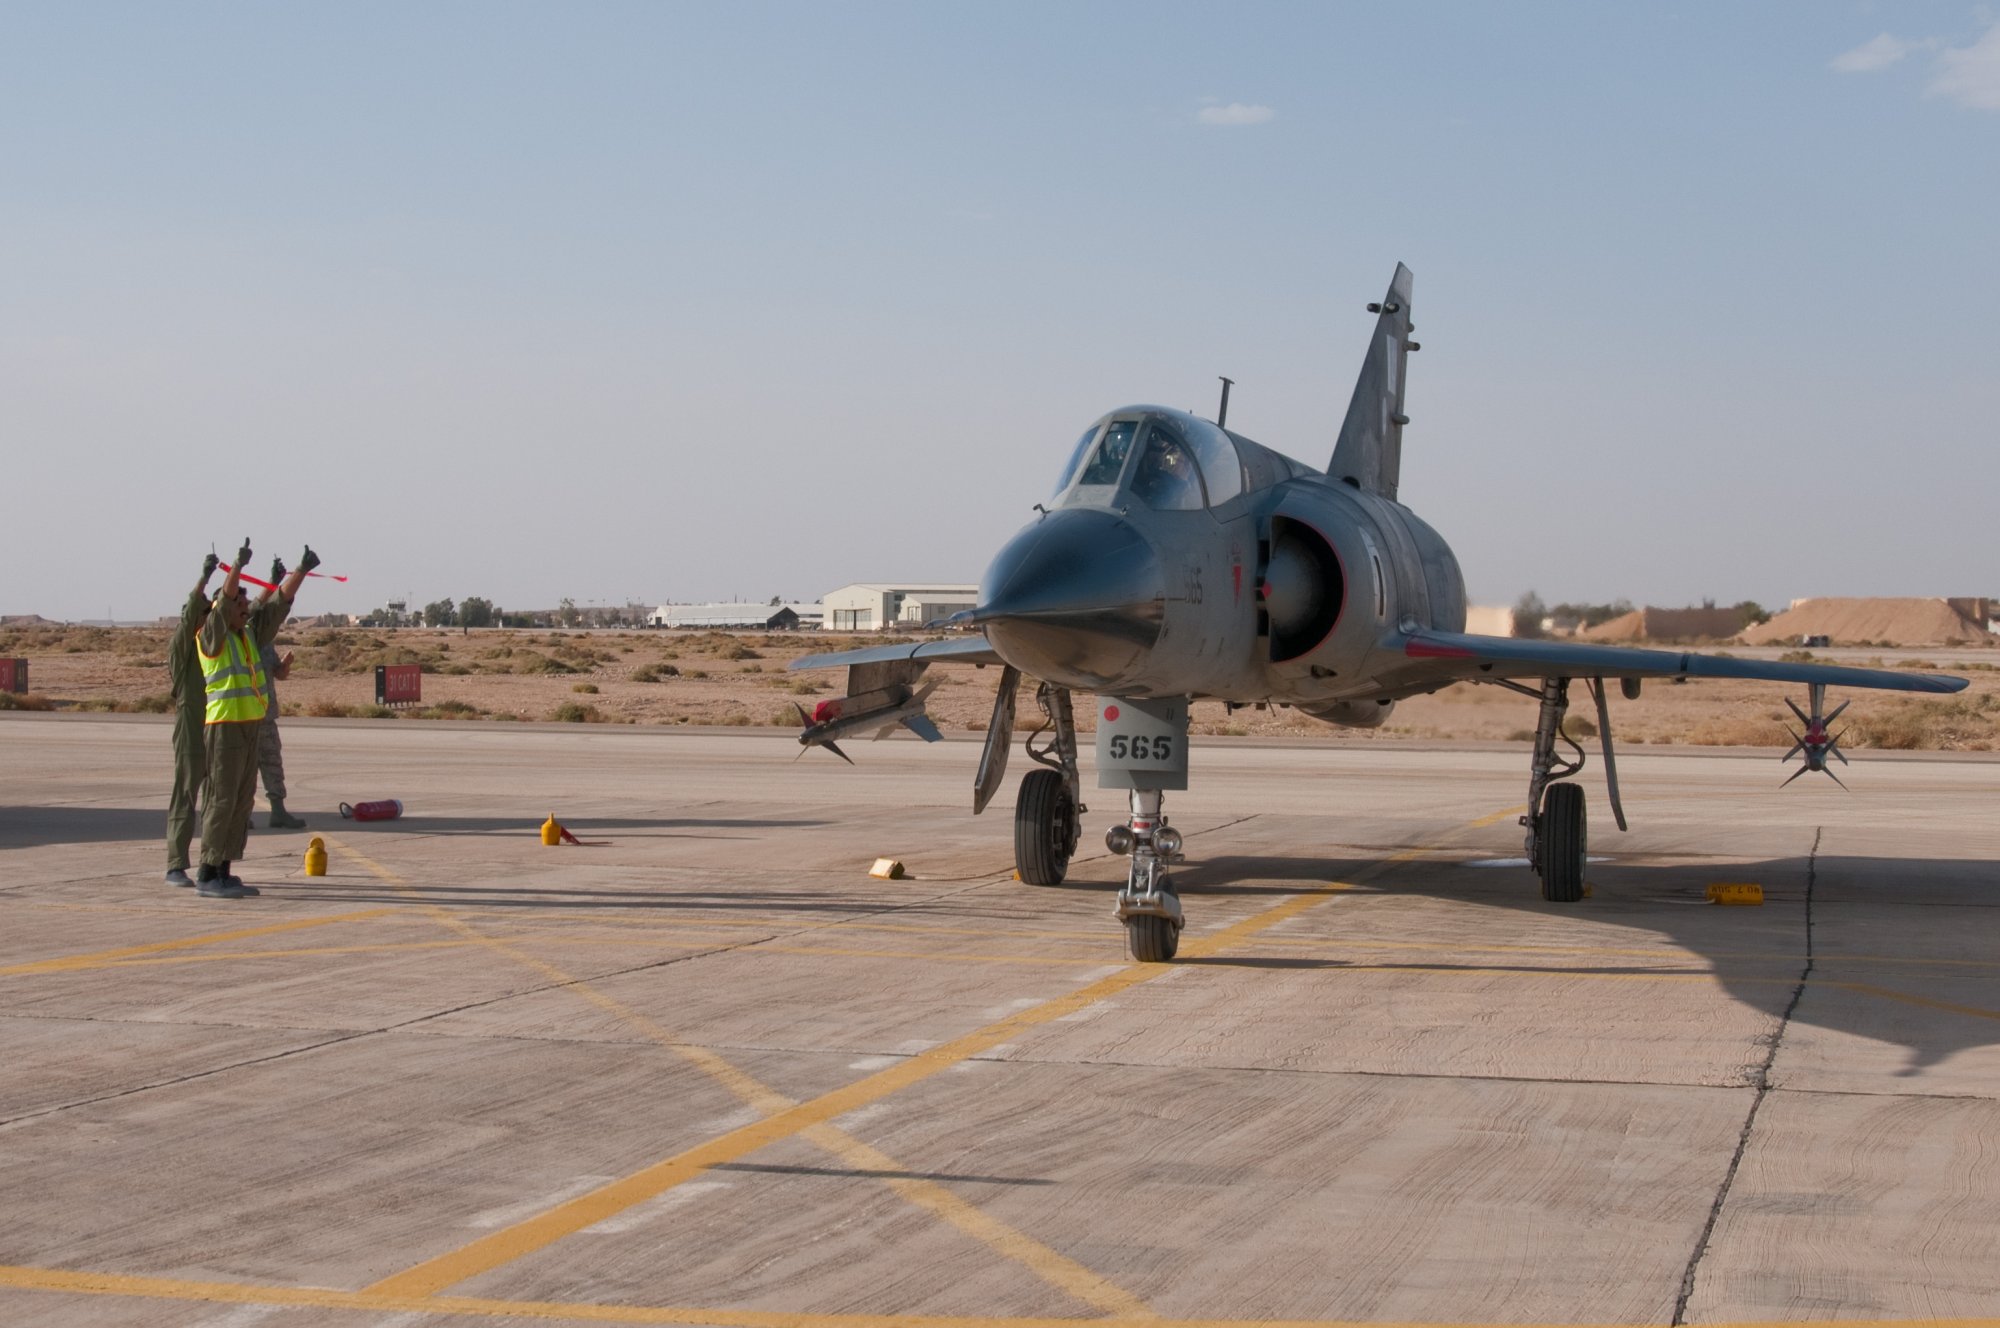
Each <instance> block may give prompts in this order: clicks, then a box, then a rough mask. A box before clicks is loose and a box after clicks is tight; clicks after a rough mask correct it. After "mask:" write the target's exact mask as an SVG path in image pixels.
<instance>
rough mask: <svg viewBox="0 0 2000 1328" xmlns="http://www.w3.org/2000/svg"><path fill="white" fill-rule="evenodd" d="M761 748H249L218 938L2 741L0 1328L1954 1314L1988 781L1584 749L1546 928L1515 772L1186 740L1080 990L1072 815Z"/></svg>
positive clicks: (496, 730)
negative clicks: (1163, 911) (1160, 939)
mask: <svg viewBox="0 0 2000 1328" xmlns="http://www.w3.org/2000/svg"><path fill="white" fill-rule="evenodd" d="M788 737H789V735H786V734H782V733H759V732H744V733H733V734H722V733H689V732H686V731H680V730H661V729H630V728H601V727H575V726H551V727H542V726H531V725H505V724H468V725H462V726H454V725H449V724H440V725H424V724H415V723H409V722H397V723H389V722H379V723H367V722H352V721H349V722H317V723H316V722H312V721H299V722H295V721H289V720H288V721H286V726H285V754H286V763H287V775H288V778H289V782H290V784H291V786H292V797H291V800H290V805H291V806H292V807H293V809H294V810H296V811H299V812H301V813H303V814H304V815H306V816H307V817H308V818H309V820H310V821H311V828H310V829H309V830H308V831H305V832H270V831H266V830H261V829H260V830H257V831H255V832H253V834H252V836H251V844H250V852H249V856H248V858H247V859H246V860H245V861H244V862H243V863H241V864H240V867H239V870H240V872H241V874H242V875H243V876H244V877H245V878H246V879H247V880H248V881H250V882H251V883H253V884H256V885H259V886H261V887H262V888H263V891H264V893H263V895H262V896H261V897H260V898H256V899H246V900H240V901H224V900H203V899H199V898H197V897H195V895H194V893H193V892H192V891H190V890H177V889H175V888H173V887H171V886H168V885H166V884H164V883H163V882H162V880H161V874H162V871H163V869H164V847H163V843H162V840H163V835H164V828H165V814H164V806H165V795H166V788H167V784H168V776H169V773H170V770H169V767H170V755H169V746H168V728H167V726H166V725H165V724H164V723H161V722H157V721H154V720H152V719H151V718H150V717H123V716H120V717H80V716H43V715H32V714H31V715H16V714H10V715H5V716H0V1066H4V1069H3V1070H0V1323H5V1324H8V1325H65V1326H67V1325H76V1324H93V1325H94V1324H107V1325H141V1324H143V1325H148V1328H156V1326H159V1325H196V1324H199V1325H218V1326H220V1325H232V1326H233V1325H250V1324H261V1323H265V1322H272V1323H279V1324H283V1325H287V1328H290V1326H292V1325H320V1324H328V1325H334V1324H341V1325H345V1324H379V1325H390V1324H394V1325H418V1324H422V1325H432V1324H438V1325H443V1324H453V1325H457V1324H466V1325H470V1324H478V1323H494V1322H509V1321H521V1320H527V1321H534V1322H564V1323H566V1322H579V1323H583V1322H620V1323H675V1324H723V1325H735V1326H739V1328H766V1326H768V1325H779V1324H799V1325H805V1326H806V1328H836V1326H838V1328H847V1326H849V1325H859V1324H874V1323H884V1324H899V1325H907V1326H908V1328H917V1325H920V1324H923V1325H936V1326H937V1328H946V1326H947V1325H949V1326H950V1328H974V1326H975V1325H987V1324H1000V1325H1007V1326H1008V1328H1021V1326H1022V1325H1027V1324H1031V1323H1042V1322H1065V1323H1067V1322H1074V1321H1077V1320H1102V1321H1133V1322H1138V1321H1145V1322H1151V1323H1158V1322H1161V1321H1202V1322H1212V1323H1226V1324H1235V1323H1244V1322H1250V1321H1272V1320H1277V1321H1299V1322H1316V1323H1327V1322H1333V1323H1341V1322H1369V1323H1385V1322H1401V1323H1431V1324H1471V1323H1563V1324H1571V1323H1603V1324H1670V1323H1677V1322H1685V1323H1700V1324H1713V1323H1743V1322H1752V1321H1778V1320H1783V1321H1803V1320H1844V1321H1856V1320H1860V1321H1868V1320H1874V1321H1918V1320H1922V1321H1936V1320H1951V1319H1957V1320H1964V1321H1980V1322H1989V1323H1993V1322H2000V1319H1995V1318H1991V1317H1986V1316H1996V1315H2000V944H1996V942H1995V935H1996V928H1995V924H1996V922H2000V816H1996V815H1995V812H1996V808H2000V761H1996V760H1994V759H1990V758H1982V757H1974V758H1958V759H1945V758H1938V759H1922V760H1912V759H1895V758H1889V757H1881V756H1877V755H1875V754H1871V753H1862V754H1860V755H1858V756H1856V758H1855V764H1854V765H1853V766H1852V767H1851V768H1849V769H1845V770H1843V771H1842V774H1843V777H1845V778H1846V779H1847V780H1848V783H1849V784H1850V786H1851V787H1852V789H1853V791H1852V792H1846V791H1843V790H1841V789H1840V788H1838V787H1836V786H1835V785H1834V784H1833V783H1832V782H1831V781H1829V780H1825V779H1821V778H1819V777H1817V776H1808V777H1807V778H1805V779H1801V780H1800V781H1799V782H1798V783H1796V784H1794V785H1792V786H1791V787H1790V788H1788V789H1786V790H1784V791H1783V792H1779V791H1778V789H1777V787H1776V785H1777V783H1778V780H1779V778H1780V776H1781V768H1780V767H1779V765H1778V764H1777V762H1775V761H1774V760H1772V759H1771V754H1768V753H1755V754H1748V753H1736V752H1723V751H1709V750H1703V751H1698V752H1688V751H1684V750H1680V751H1673V752H1663V751H1653V750H1648V749H1645V748H1631V749H1628V750H1626V751H1624V752H1621V754H1620V762H1619V767H1620V774H1621V775H1622V776H1623V780H1624V786H1625V801H1626V809H1627V812H1628V814H1629V815H1630V818H1631V820H1632V830H1631V832H1630V833H1627V834H1620V833H1619V832H1618V831H1617V830H1616V829H1615V828H1614V827H1613V825H1612V823H1611V817H1610V814H1609V810H1608V807H1607V805H1606V803H1605V800H1604V796H1603V784H1602V780H1601V776H1600V774H1599V772H1598V770H1597V767H1596V765H1595V763H1593V765H1592V767H1591V769H1590V770H1588V771H1587V772H1586V774H1585V776H1584V780H1583V782H1584V784H1585V787H1586V788H1587V790H1588V791H1589V798H1590V808H1589V814H1590V818H1591V829H1592V836H1591V849H1592V856H1593V863H1592V866H1591V869H1590V871H1589V873H1588V874H1589V878H1590V880H1591V883H1592V887H1593V888H1592V893H1591V897H1590V898H1588V899H1586V900H1584V901H1583V902H1582V903H1580V904H1575V905H1549V904H1544V903H1543V902H1541V900H1540V897H1539V894H1538V891H1537V888H1536V882H1535V880H1534V878H1533V877H1532V876H1531V875H1529V873H1528V872H1527V871H1526V869H1525V868H1524V867H1521V866H1509V865H1506V860H1508V859H1518V858H1519V857H1520V854H1521V832H1520V830H1519V827H1518V826H1517V825H1516V824H1515V823H1514V817H1515V816H1516V815H1518V814H1519V811H1520V803H1521V799H1522V796H1523V793H1524V791H1525V786H1526V782H1527V753H1526V751H1525V746H1523V748H1522V749H1520V750H1513V749H1504V750H1503V749H1497V748H1484V747H1482V748H1478V749H1460V748H1447V747H1432V748H1414V747H1408V746H1404V745H1400V744H1396V743H1390V742H1383V743H1380V744H1367V745H1354V744H1351V743H1350V744H1341V745H1327V746H1311V745H1303V744H1283V745H1278V744H1256V743H1246V742H1241V741H1229V740H1199V739H1198V740H1197V744H1196V748H1195V753H1194V763H1193V780H1194V786H1193V788H1192V789H1190V790H1189V791H1188V792H1186V793H1179V794H1169V795H1168V799H1167V811H1168V814H1169V815H1170V816H1171V818H1172V820H1173V822H1174V824H1175V825H1176V826H1177V827H1179V828H1180V829H1181V830H1182V831H1183V832H1184V833H1185V834H1186V836H1187V859H1188V860H1187V863H1186V864H1185V865H1184V866H1183V867H1181V868H1179V869H1178V880H1179V882H1180V884H1181V889H1182V895H1183V900H1184V903H1185V905H1186V908H1187V912H1188V919H1189V926H1188V930H1187V932H1186V933H1185V935H1184V938H1183V941H1182V957H1181V959H1180V960H1179V961H1177V962H1175V963H1173V964H1170V965H1135V964H1131V963H1128V962H1127V961H1126V960H1125V957H1124V949H1123V936H1122V933H1121V932H1120V930H1119V928H1118V925H1117V923H1116V922H1115V921H1114V920H1113V919H1112V917H1111V898H1110V896H1111V893H1112V891H1113V889H1114V888H1115V885H1116V883H1117V882H1118V881H1120V880H1122V878H1123V865H1124V864H1123V859H1120V858H1114V857H1112V856H1111V855H1110V854H1108V853H1107V852H1106V851H1105V850H1104V849H1103V847H1102V841H1101V832H1102V830H1103V828H1104V827H1105V826H1107V825H1109V824H1111V823H1112V821H1113V820H1115V819H1118V818H1119V815H1120V806H1119V798H1120V795H1117V794H1113V793H1111V792H1108V791H1100V790H1095V789H1092V788H1089V787H1088V783H1089V781H1088V778H1087V779H1086V792H1085V797H1086V800H1087V801H1088V802H1089V803H1090V804H1091V811H1090V812H1089V814H1088V815H1087V816H1086V818H1085V819H1086V824H1087V826H1088V827H1089V828H1088V829H1087V831H1086V834H1085V836H1084V844H1083V848H1082V851H1081V854H1080V856H1079V860H1078V861H1077V862H1076V863H1075V864H1074V866H1073V868H1072V872H1071V876H1070V879H1069V880H1068V881H1067V882H1065V884H1064V885H1062V886H1060V887H1053V888H1036V887H1031V886H1026V885H1023V884H1020V883H1018V882H1016V881H1014V880H1013V879H1012V871H1011V869H1012V826H1011V811H1010V810H1009V809H1010V808H1011V799H1012V794H1011V791H1008V792H1005V793H1003V794H1002V796H1001V797H1000V798H998V799H996V800H995V807H994V809H993V810H991V811H989V812H988V813H987V815H985V816H982V817H978V818H974V817H973V816H972V815H971V814H970V810H969V804H970V785H971V781H972V774H973V766H974V764H975V762H976V760H977V757H978V748H977V747H976V746H974V745H973V744H972V743H970V742H966V741H949V742H945V743H941V744H936V745H933V746H926V745H924V744H922V743H919V742H916V741H914V740H911V739H904V738H900V737H899V738H898V739H895V740H891V741H886V742H882V743H867V742H862V743H857V744H854V745H853V746H852V747H851V749H850V750H851V751H852V754H853V755H854V756H855V757H856V759H857V760H858V761H859V762H860V765H859V767H858V768H854V769H850V768H848V767H847V766H844V765H842V764H840V763H839V762H838V761H836V760H834V759H832V758H830V757H828V756H827V755H826V754H824V753H816V752H815V753H808V754H807V755H806V757H805V759H804V760H801V761H797V762H794V760H793V756H794V754H795V752H796V751H797V750H798V749H797V747H796V745H795V744H793V743H792V742H790V741H788V740H787V739H788ZM1024 764H1025V762H1024V761H1023V758H1021V756H1020V755H1019V754H1018V751H1017V753H1016V755H1015V757H1014V769H1013V772H1012V777H1013V778H1015V779H1018V777H1019V775H1020V773H1021V767H1022V766H1023V765H1024ZM376 798H400V799H402V800H403V801H404V803H405V805H406V807H407V809H408V812H407V815H406V816H405V817H404V818H403V819H402V820H399V821H394V822H381V823H372V824H356V823H353V822H343V821H341V820H340V819H339V818H338V817H337V816H336V815H334V813H333V808H334V806H335V804H336V803H338V802H340V801H347V802H359V801H363V800H367V799H376ZM550 812H554V813H555V814H556V816H557V817H558V818H559V819H560V820H562V821H563V822H564V823H565V824H567V825H568V826H570V827H571V828H572V829H573V830H574V831H575V832H576V834H577V835H578V836H579V837H580V838H582V839H583V840H584V841H585V843H584V845H583V846H580V847H570V846H565V847H562V848H545V847H543V846H542V845H541V843H540V842H539V838H538V836H537V828H538V826H539V825H540V823H541V821H542V820H543V818H544V817H545V816H547V815H548V814H549V813H550ZM258 819H259V821H260V822H261V821H262V819H263V813H262V812H261V810H260V812H259V814H258ZM312 835H321V836H323V837H324V838H325V840H326V842H327V845H328V847H329V849H330V852H331V857H332V865H331V868H330V870H329V872H328V874H327V875H326V876H324V877H317V878H312V877H306V876H305V875H303V873H302V869H301V855H302V853H303V851H304V849H305V846H306V843H307V840H308V839H309V838H310V837H311V836H312ZM882 856H894V857H899V858H901V859H902V860H903V861H904V862H905V864H906V865H907V867H908V870H909V872H910V879H906V880H900V881H885V880H876V879H871V878H870V877H869V876H868V875H867V869H868V867H869V864H870V863H871V862H872V861H873V860H874V859H875V858H877V857H882ZM1715 882H1756V883H1757V884H1759V885H1761V886H1762V888H1763V891H1764V897H1765V902H1764V903H1763V904H1762V905H1761V906H1759V907H1718V906H1713V905H1710V904H1708V903H1706V902H1705V892H1706V888H1707V886H1708V885H1710V884H1711V883H1715Z"/></svg>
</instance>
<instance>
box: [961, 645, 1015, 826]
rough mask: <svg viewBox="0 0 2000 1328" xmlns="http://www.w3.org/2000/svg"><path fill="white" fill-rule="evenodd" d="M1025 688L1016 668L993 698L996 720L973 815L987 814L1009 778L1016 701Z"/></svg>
mask: <svg viewBox="0 0 2000 1328" xmlns="http://www.w3.org/2000/svg"><path fill="white" fill-rule="evenodd" d="M1020 687H1021V671H1020V670H1019V669H1017V668H1015V667H1014V666H1013V665H1012V664H1009V665H1008V666H1007V670H1006V672H1004V673H1002V674H1001V675H1000V694H999V695H998V696H995V697H994V698H993V718H992V720H991V721H990V722H989V723H988V724H987V725H986V750H985V751H984V752H982V753H981V754H980V757H979V774H978V776H977V778H975V779H974V780H973V782H972V814H973V815H974V816H977V815H979V813H981V812H983V811H985V810H986V804H987V803H989V802H991V801H993V795H994V794H995V793H997V792H999V791H1000V781H1001V780H1003V779H1005V778H1006V777H1007V755H1008V751H1009V749H1010V748H1012V747H1013V745H1014V698H1015V695H1016V693H1018V692H1019V690H1020Z"/></svg>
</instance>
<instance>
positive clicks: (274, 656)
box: [257, 558, 306, 830]
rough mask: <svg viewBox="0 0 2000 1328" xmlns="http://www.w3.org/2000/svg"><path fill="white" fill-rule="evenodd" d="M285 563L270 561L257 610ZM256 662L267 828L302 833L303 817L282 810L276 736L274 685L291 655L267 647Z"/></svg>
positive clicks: (281, 747) (281, 746) (280, 742)
mask: <svg viewBox="0 0 2000 1328" xmlns="http://www.w3.org/2000/svg"><path fill="white" fill-rule="evenodd" d="M284 580H285V560H284V559H283V558H273V559H272V560H271V587H272V588H271V589H270V590H267V591H265V592H264V593H263V594H262V595H261V596H259V597H258V600H257V607H258V608H262V607H263V606H264V603H265V601H267V600H269V599H270V598H271V596H273V595H275V594H277V593H278V591H277V587H278V586H280V585H282V584H284ZM258 658H259V660H260V661H261V662H262V663H263V665H264V723H263V724H262V725H261V726H260V729H259V732H258V737H257V768H258V769H260V770H262V771H263V772H264V797H265V798H266V799H267V800H269V802H270V804H271V828H272V829H273V830H303V829H305V828H306V823H305V819H304V818H303V817H299V816H294V815H292V814H291V813H290V812H288V811H286V810H285V742H284V739H283V738H280V737H279V736H278V684H279V683H281V682H283V681H284V680H285V679H286V678H287V677H288V676H290V674H291V671H292V652H291V651H289V650H287V651H286V652H285V653H284V654H282V655H280V654H279V653H278V648H277V647H276V646H270V645H267V646H265V647H264V648H263V650H262V651H260V652H259V655H258Z"/></svg>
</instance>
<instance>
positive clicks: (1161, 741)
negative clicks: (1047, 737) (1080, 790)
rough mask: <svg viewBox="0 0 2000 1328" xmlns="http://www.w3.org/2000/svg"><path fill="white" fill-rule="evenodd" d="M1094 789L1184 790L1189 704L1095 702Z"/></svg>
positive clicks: (1178, 700)
mask: <svg viewBox="0 0 2000 1328" xmlns="http://www.w3.org/2000/svg"><path fill="white" fill-rule="evenodd" d="M1097 786H1098V787H1099V788H1108V789H1184V788H1186V787H1187V786H1188V702H1187V698H1186V697H1184V696H1173V697H1167V698H1165V699H1162V700H1143V701H1138V700H1128V699H1126V698H1125V697H1115V696H1100V697H1098V698H1097Z"/></svg>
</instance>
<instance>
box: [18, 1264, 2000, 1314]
mask: <svg viewBox="0 0 2000 1328" xmlns="http://www.w3.org/2000/svg"><path fill="white" fill-rule="evenodd" d="M0 1288H12V1289H14V1290H17V1291H42V1292H51V1293H55V1294H61V1295H82V1296H123V1297H126V1298H129V1299H137V1300H177V1301H195V1302H199V1303H203V1304H212V1305H269V1306H276V1307H283V1308H288V1309H290V1308H304V1309H328V1310H355V1311H361V1312H372V1313H375V1314H384V1313H400V1314H422V1315H438V1316H447V1315H457V1316H461V1317H468V1318H488V1319H527V1320H558V1321H567V1322H571V1323H641V1324H646V1323H654V1324H659V1323H664V1324H719V1325H723V1328H1126V1326H1127V1325H1130V1328H1142V1326H1143V1328H1557V1326H1556V1325H1548V1324H1542V1325H1537V1324H1528V1323H1522V1324H1506V1325H1500V1324H1479V1323H1455V1324H1444V1323H1439V1324H1423V1323H1417V1322H1414V1321H1407V1320H1406V1321H1402V1322H1399V1323H1388V1322H1379V1321H1355V1320H1350V1319H1228V1318H1203V1319H1168V1318H1155V1317H1150V1316H1142V1315H1123V1314H1119V1315H1110V1316H1107V1317H1104V1318H1096V1319H1071V1318H1064V1319H1058V1318H1043V1317H1028V1316H1022V1317H1018V1318H1008V1317H1004V1316H1000V1315H991V1316H988V1315H978V1316H974V1315H949V1314H815V1313H811V1312H800V1311H794V1310H734V1309H706V1308H701V1307H698V1306H673V1305H605V1304H593V1303H590V1302H585V1301H559V1300H498V1299H489V1298H486V1297H482V1296H410V1295H400V1294H393V1293H387V1292H381V1291H340V1290H335V1289H333V1288H330V1287H279V1286H256V1285H252V1284H249V1283H243V1282H196V1281H188V1280H182V1279H177V1278H168V1277H135V1276H132V1275H129V1274H125V1273H79V1272H71V1271H69V1270H67V1269H61V1268H26V1267H20V1266H7V1265H0ZM1560 1328H1632V1325H1630V1324H1619V1325H1609V1324H1590V1323H1583V1322H1579V1323H1572V1324H1564V1325H1561V1326H1560ZM1708 1328H2000V1318H1991V1317H1988V1318H1978V1319H1788V1320H1785V1321H1783V1322H1782V1323H1778V1322H1773V1321H1769V1320H1759V1321H1747V1322H1746V1321H1726V1320H1725V1321H1720V1322H1717V1323H1714V1324H1711V1325H1709V1326H1708Z"/></svg>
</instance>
